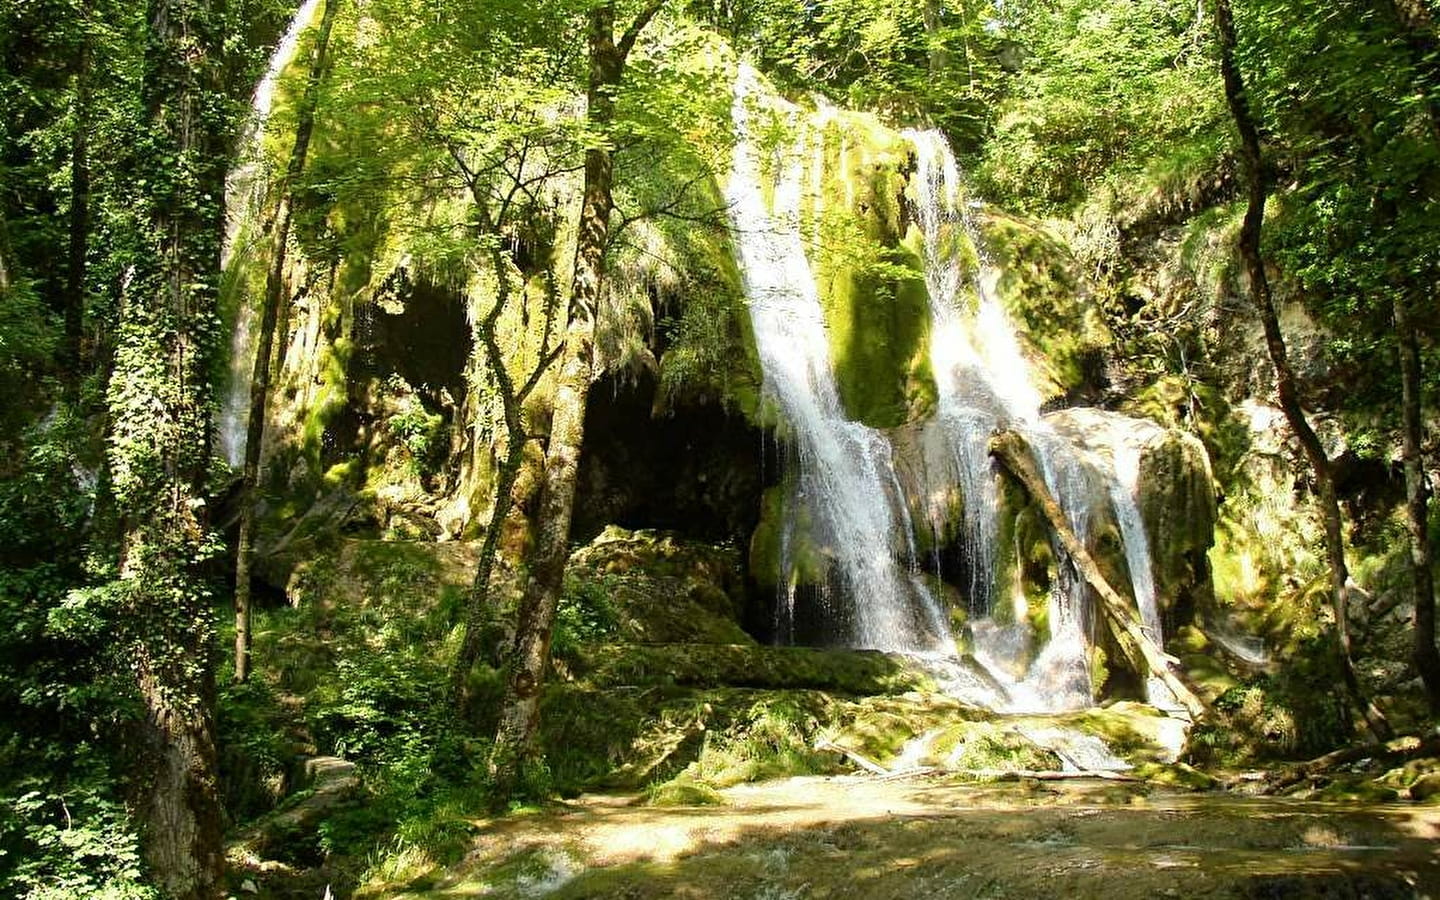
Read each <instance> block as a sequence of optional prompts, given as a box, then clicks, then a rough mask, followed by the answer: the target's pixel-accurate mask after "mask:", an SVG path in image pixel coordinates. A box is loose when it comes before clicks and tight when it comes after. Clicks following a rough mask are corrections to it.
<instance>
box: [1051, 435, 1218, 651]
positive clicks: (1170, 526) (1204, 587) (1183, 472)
mask: <svg viewBox="0 0 1440 900" xmlns="http://www.w3.org/2000/svg"><path fill="white" fill-rule="evenodd" d="M1046 421H1047V422H1049V423H1050V424H1051V425H1053V426H1054V427H1055V428H1056V430H1057V431H1059V432H1060V433H1061V434H1064V435H1066V436H1067V437H1070V438H1071V439H1072V440H1074V441H1076V442H1077V443H1078V444H1079V445H1080V446H1082V447H1083V448H1085V449H1086V450H1087V451H1089V452H1091V453H1093V454H1095V455H1096V456H1099V457H1101V458H1103V459H1108V460H1110V461H1111V462H1112V463H1115V464H1119V463H1121V461H1123V460H1125V459H1127V458H1128V459H1130V460H1132V461H1133V464H1135V465H1136V466H1137V467H1138V471H1135V472H1133V473H1131V476H1132V477H1133V478H1134V481H1135V488H1136V492H1137V494H1138V497H1137V500H1138V504H1139V507H1140V514H1141V517H1142V518H1143V519H1144V522H1145V531H1146V535H1147V537H1148V538H1149V543H1150V556H1151V566H1152V571H1153V574H1154V579H1155V595H1156V602H1157V604H1158V606H1159V608H1160V613H1161V618H1162V621H1163V623H1164V626H1165V630H1166V632H1167V633H1171V634H1173V633H1174V632H1175V631H1176V630H1178V629H1179V628H1180V627H1182V626H1184V625H1188V624H1191V623H1192V622H1193V621H1194V619H1195V615H1196V613H1197V612H1198V611H1200V610H1204V609H1207V608H1209V607H1210V606H1212V605H1213V600H1214V588H1213V586H1212V583H1211V573H1210V564H1209V560H1208V557H1207V554H1208V552H1209V550H1210V547H1211V545H1212V544H1213V543H1214V542H1215V517H1216V511H1215V487H1214V479H1213V477H1212V475H1211V470H1210V458H1209V456H1208V455H1207V453H1206V452H1205V446H1204V445H1203V444H1202V443H1201V442H1200V440H1199V439H1198V438H1196V437H1195V436H1194V435H1191V434H1189V433H1187V432H1183V431H1179V430H1177V429H1167V428H1163V427H1161V426H1160V425H1157V424H1156V423H1154V422H1151V421H1149V420H1146V419H1135V418H1131V417H1129V416H1123V415H1120V414H1118V413H1112V412H1106V411H1104V410H1098V409H1089V408H1076V409H1067V410H1060V411H1058V412H1054V413H1051V414H1050V415H1048V416H1046Z"/></svg>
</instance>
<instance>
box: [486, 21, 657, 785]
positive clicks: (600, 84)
mask: <svg viewBox="0 0 1440 900" xmlns="http://www.w3.org/2000/svg"><path fill="white" fill-rule="evenodd" d="M663 2H664V0H649V4H648V5H647V6H646V8H645V9H644V10H643V11H642V12H641V13H640V15H639V16H637V17H636V19H635V21H634V22H633V23H632V24H631V26H630V27H629V28H628V29H627V30H626V32H625V34H624V36H622V37H621V39H620V40H619V41H618V42H617V41H616V40H615V38H614V27H615V7H614V4H612V3H602V4H600V5H599V6H596V7H595V8H594V9H592V10H591V12H590V75H589V85H588V87H589V90H588V92H587V99H588V101H589V105H588V107H587V109H586V116H587V118H588V120H589V124H590V126H591V127H592V128H593V129H594V130H595V131H596V132H598V133H602V134H603V133H604V132H606V131H607V130H608V129H609V126H610V123H611V121H612V120H613V118H614V114H615V105H614V97H613V91H614V88H615V87H616V86H618V85H619V84H620V79H621V76H622V75H623V74H624V71H625V60H626V58H627V57H628V56H629V53H630V50H631V48H632V47H633V46H634V45H635V40H636V39H637V38H638V37H639V35H640V32H641V30H643V29H644V28H645V26H646V25H647V24H648V23H649V22H650V20H651V19H652V18H654V16H655V14H656V13H657V12H659V10H660V7H661V6H662V5H663ZM613 175H614V161H613V159H612V157H611V151H610V149H609V147H608V146H604V145H600V146H595V147H591V148H590V149H588V150H587V151H586V152H585V190H584V205H583V206H582V208H581V212H580V233H579V237H578V239H577V242H576V247H575V274H574V279H573V281H572V283H571V290H570V315H569V324H568V326H567V327H566V330H565V341H564V356H563V357H562V362H561V369H560V379H559V384H558V385H557V387H556V391H555V401H554V415H553V419H552V424H551V429H550V443H549V446H548V447H547V448H546V452H545V477H544V481H543V483H542V486H541V489H540V509H539V522H538V526H539V528H538V530H539V534H538V536H537V539H536V543H535V549H534V551H533V553H532V554H531V559H530V578H529V581H528V583H527V584H526V586H525V593H524V596H523V597H522V598H521V601H520V609H519V611H518V613H517V616H516V623H515V640H514V644H513V646H512V651H511V659H510V660H509V664H508V669H509V671H508V674H507V678H506V685H505V699H504V701H503V706H502V708H501V711H500V725H499V728H498V730H497V732H496V735H495V747H494V750H493V752H492V753H491V756H490V770H491V774H492V776H493V777H494V801H495V803H496V804H497V805H503V804H504V803H505V802H507V801H508V800H509V798H510V796H511V795H512V794H513V793H514V792H515V789H516V787H517V786H518V785H519V783H520V780H521V776H522V774H523V770H524V768H525V767H526V765H527V764H528V763H529V761H530V760H531V758H532V757H533V756H534V752H535V747H534V744H535V735H536V732H537V731H538V730H539V725H540V689H541V687H542V685H543V683H544V678H545V667H546V665H547V664H548V663H549V660H550V639H551V636H552V632H553V629H554V625H555V610H556V607H557V606H558V605H559V601H560V590H561V587H562V583H563V580H564V575H565V562H566V560H567V559H568V558H569V555H570V517H571V513H572V511H573V507H574V500H575V478H576V474H577V473H578V471H579V467H580V449H581V443H582V441H583V439H584V435H585V406H586V400H587V398H588V397H589V394H590V383H591V381H592V380H593V377H594V370H595V362H594V357H595V353H594V349H595V316H596V314H597V311H598V310H599V300H600V296H601V292H602V291H603V290H604V282H605V249H606V244H607V243H608V242H609V238H610V213H611V211H612V209H613V207H614V200H613V197H612V195H611V181H612V178H613Z"/></svg>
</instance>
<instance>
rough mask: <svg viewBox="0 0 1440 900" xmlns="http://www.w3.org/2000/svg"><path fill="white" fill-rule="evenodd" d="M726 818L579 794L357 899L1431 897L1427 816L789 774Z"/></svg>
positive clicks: (730, 797)
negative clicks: (441, 863) (443, 865)
mask: <svg viewBox="0 0 1440 900" xmlns="http://www.w3.org/2000/svg"><path fill="white" fill-rule="evenodd" d="M721 794H722V796H723V798H724V801H725V802H724V803H723V804H722V805H713V806H697V807H658V806H650V805H645V798H644V797H643V796H636V795H624V796H619V795H586V796H582V797H580V798H578V799H577V800H574V801H571V802H569V803H566V804H563V805H556V806H552V807H547V808H544V809H541V810H537V811H535V812H532V813H529V814H520V815H511V816H508V817H505V818H502V819H494V820H477V821H476V823H475V825H476V827H477V832H476V837H475V840H474V843H473V845H472V847H471V849H470V851H469V853H468V854H467V855H466V857H465V858H464V860H462V861H461V862H460V863H459V864H458V865H456V866H454V867H451V868H449V869H447V870H442V871H437V872H434V873H431V874H430V875H428V876H426V877H423V878H421V879H418V880H416V881H412V882H411V883H410V884H408V885H404V886H399V885H390V886H380V885H370V886H369V887H368V888H366V889H362V891H361V892H360V893H359V894H358V895H357V896H363V897H367V898H381V897H384V898H400V897H405V898H417V900H418V898H425V900H441V898H458V897H498V898H528V897H554V898H581V897H584V898H608V897H613V898H651V897H684V898H756V900H761V898H763V900H781V898H826V897H853V898H865V900H886V898H904V900H914V898H918V897H926V898H928V897H955V898H961V897H964V898H980V897H1015V898H1044V897H1066V898H1072V897H1104V898H1106V900H1126V898H1142V897H1145V898H1149V897H1165V896H1174V897H1316V896H1318V897H1330V898H1342V897H1343V898H1350V897H1355V898H1359V897H1369V898H1389V897H1424V896H1440V854H1437V847H1440V841H1437V839H1440V806H1434V805H1424V806H1421V805H1415V804H1409V805H1403V804H1369V805H1357V804H1353V803H1346V804H1335V803H1318V802H1308V801H1294V800H1283V799H1274V798H1250V797H1243V796H1235V795H1233V794H1217V793H1180V792H1172V791H1168V790H1160V789H1154V788H1152V787H1148V786H1145V785H1142V784H1138V783H1133V784H1132V783H1116V782H1102V781H1066V782H1039V781H1020V782H1005V783H992V784H981V785H977V784H974V783H959V782H956V781H954V780H949V779H942V778H910V779H884V778H874V777H865V776H833V777H820V776H814V777H797V778H788V779H781V780H776V781H770V782H764V783H757V784H747V785H740V786H736V787H732V788H729V789H726V790H724V791H722V792H721Z"/></svg>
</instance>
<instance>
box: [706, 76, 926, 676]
mask: <svg viewBox="0 0 1440 900" xmlns="http://www.w3.org/2000/svg"><path fill="white" fill-rule="evenodd" d="M757 83H758V80H757V77H756V75H755V73H754V71H753V70H752V69H750V68H749V67H748V66H746V67H743V68H742V71H741V74H740V77H739V79H738V81H737V84H736V91H735V98H734V103H733V107H732V115H733V118H734V123H735V133H736V136H737V140H736V144H735V150H734V159H733V169H732V172H731V176H730V180H729V184H728V185H727V187H726V201H727V203H728V204H729V207H730V216H731V221H732V224H733V226H734V233H735V248H736V253H737V256H738V258H739V263H740V270H741V272H742V275H743V278H744V284H745V293H746V296H747V297H748V298H749V301H750V320H751V325H752V327H753V329H754V332H755V342H756V348H757V350H758V352H759V355H760V360H761V365H762V367H763V369H764V373H765V378H764V381H765V384H764V388H765V393H766V395H767V397H768V398H770V399H771V400H773V401H774V402H775V404H776V406H777V407H778V409H779V410H780V412H781V414H782V415H783V417H784V419H785V421H786V422H787V423H788V425H789V426H790V428H791V429H792V438H793V443H794V445H795V449H796V452H797V454H798V466H797V468H798V472H797V473H795V477H794V489H793V491H792V492H791V494H790V496H789V498H788V502H789V503H790V504H791V505H792V507H793V508H792V509H791V510H790V513H791V514H790V515H788V516H787V527H788V528H793V527H795V525H794V523H796V522H798V521H801V520H802V519H803V520H805V521H807V522H808V529H809V533H808V537H809V539H810V541H811V542H812V543H813V544H814V545H816V546H819V547H823V548H824V552H825V553H826V555H827V556H829V557H830V558H831V560H832V562H833V566H834V568H835V569H836V570H837V572H838V575H839V581H840V583H839V584H838V585H837V588H838V590H837V591H836V592H834V593H837V594H839V595H841V596H834V594H832V596H831V597H830V598H829V599H830V600H831V602H832V603H835V604H844V608H843V609H839V610H836V613H837V616H838V617H839V618H841V619H842V620H848V626H847V630H848V634H845V635H843V639H844V641H845V642H846V643H848V644H850V645H851V646H856V647H866V648H874V649H881V650H898V651H924V650H934V649H937V648H940V649H948V648H949V647H950V643H951V642H950V633H949V627H948V625H947V623H946V620H945V616H944V614H943V612H942V611H941V609H940V607H939V604H938V603H936V602H935V599H934V598H933V597H932V596H931V595H930V593H929V592H928V591H927V590H925V589H924V587H923V586H922V585H919V584H917V583H916V581H915V580H914V579H913V578H912V577H911V569H912V568H913V566H914V551H913V545H912V544H911V543H910V533H911V530H910V522H909V519H908V511H907V510H906V507H905V504H904V502H903V498H902V496H901V491H900V487H899V480H898V479H897V477H896V475H895V468H894V463H893V460H892V458H891V451H890V444H889V441H888V440H887V439H886V438H885V436H884V435H883V434H882V433H880V432H879V431H876V430H875V429H872V428H869V427H867V426H865V425H862V424H860V423H858V422H852V421H850V420H849V419H847V418H846V417H845V414H844V410H843V408H842V406H841V403H840V395H839V390H838V388H837V387H836V384H835V376H834V373H833V371H832V368H831V362H830V349H829V341H828V337H827V335H826V330H825V321H824V315H823V313H822V311H821V307H820V298H819V294H818V291H817V289H816V286H815V277H814V274H813V273H812V271H811V267H810V263H809V260H808V259H807V257H806V255H805V246H804V241H803V239H802V235H801V220H800V212H801V209H802V203H803V202H804V201H805V199H806V198H805V197H804V196H803V190H802V187H803V181H804V177H803V176H804V167H803V163H804V160H805V157H806V151H807V146H806V143H805V139H806V137H807V135H806V133H805V130H804V128H803V123H802V122H801V120H800V116H799V114H798V110H793V109H792V110H790V119H791V122H792V124H794V125H796V126H797V128H798V130H799V131H800V133H801V138H800V140H799V141H797V142H796V144H795V145H793V146H790V147H784V148H781V150H780V152H779V154H778V155H779V156H780V158H779V159H778V160H777V163H778V175H777V177H776V178H775V181H774V191H773V210H772V209H767V206H766V203H765V199H764V191H763V190H762V181H761V159H760V151H759V149H758V148H757V146H756V142H755V139H754V136H753V135H752V133H751V132H752V128H751V117H752V111H751V109H750V103H751V102H753V101H752V97H753V95H754V94H755V88H756V85H757ZM794 543H795V542H794V541H793V540H792V539H791V538H790V536H789V535H788V534H787V536H785V537H784V538H783V539H782V541H781V570H782V572H783V573H785V577H786V579H787V580H791V581H793V577H792V576H791V575H790V574H789V573H791V572H792V570H793V569H794V567H795V566H796V564H797V561H796V560H794V559H791V558H789V557H791V556H792V555H793V551H792V547H793V545H794ZM782 589H783V590H787V592H788V591H789V590H793V587H786V586H782ZM784 602H793V597H787V598H785V600H784Z"/></svg>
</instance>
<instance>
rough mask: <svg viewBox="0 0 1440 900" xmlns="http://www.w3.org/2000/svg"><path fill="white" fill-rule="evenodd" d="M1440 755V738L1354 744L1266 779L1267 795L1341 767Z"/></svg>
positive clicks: (1415, 736) (1407, 737)
mask: <svg viewBox="0 0 1440 900" xmlns="http://www.w3.org/2000/svg"><path fill="white" fill-rule="evenodd" d="M1426 756H1440V735H1435V734H1431V735H1428V736H1426V735H1418V734H1409V735H1403V736H1401V737H1398V738H1394V739H1392V740H1388V741H1385V742H1384V743H1380V742H1369V743H1364V744H1353V745H1351V746H1349V747H1341V748H1340V749H1339V750H1332V751H1331V752H1329V753H1326V754H1325V755H1323V756H1317V757H1315V758H1314V759H1311V760H1306V761H1305V762H1302V763H1297V764H1295V765H1294V766H1291V767H1289V768H1287V769H1283V770H1281V771H1280V772H1277V773H1275V774H1274V775H1273V776H1271V777H1270V778H1269V779H1267V780H1266V784H1265V790H1264V793H1266V794H1278V793H1281V792H1283V791H1285V790H1286V789H1288V788H1292V787H1294V786H1295V785H1297V784H1300V783H1301V782H1302V781H1305V780H1307V779H1310V778H1314V777H1316V776H1321V775H1325V774H1328V773H1330V772H1333V771H1334V770H1336V769H1338V768H1340V767H1341V766H1346V765H1349V764H1351V763H1356V762H1360V761H1361V760H1364V759H1372V760H1377V761H1380V762H1383V763H1385V764H1387V765H1393V764H1394V763H1396V762H1398V761H1400V760H1405V759H1418V758H1420V757H1426Z"/></svg>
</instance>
